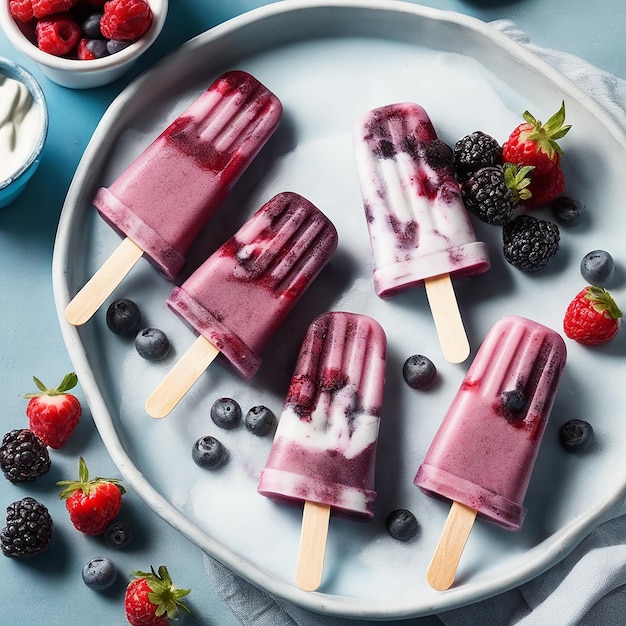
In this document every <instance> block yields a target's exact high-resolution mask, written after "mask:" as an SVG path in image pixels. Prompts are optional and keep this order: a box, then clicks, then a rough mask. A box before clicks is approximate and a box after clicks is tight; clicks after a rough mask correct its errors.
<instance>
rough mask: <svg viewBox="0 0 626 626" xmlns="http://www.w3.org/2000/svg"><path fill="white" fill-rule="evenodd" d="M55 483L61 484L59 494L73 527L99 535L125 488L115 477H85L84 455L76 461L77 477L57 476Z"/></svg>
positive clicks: (114, 513)
mask: <svg viewBox="0 0 626 626" xmlns="http://www.w3.org/2000/svg"><path fill="white" fill-rule="evenodd" d="M57 485H59V487H64V489H63V490H62V491H61V493H60V494H59V499H60V500H65V507H66V508H67V511H68V513H69V514H70V521H71V522H72V524H74V527H75V528H76V530H79V531H80V532H81V533H85V534H86V535H101V534H102V533H103V532H104V530H105V528H106V527H107V526H108V524H109V523H110V522H112V521H113V520H114V519H115V518H116V517H117V514H118V513H119V512H120V507H121V506H122V495H123V494H124V493H126V490H125V489H124V487H122V485H120V481H119V480H117V479H115V478H100V477H99V476H97V477H96V478H94V479H92V480H89V470H88V469H87V464H86V463H85V459H83V457H80V460H79V462H78V480H77V481H75V480H60V481H59V482H58V483H57Z"/></svg>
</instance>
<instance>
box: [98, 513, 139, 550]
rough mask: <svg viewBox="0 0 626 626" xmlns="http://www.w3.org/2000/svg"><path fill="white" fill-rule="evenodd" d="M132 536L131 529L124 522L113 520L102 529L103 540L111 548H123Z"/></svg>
mask: <svg viewBox="0 0 626 626" xmlns="http://www.w3.org/2000/svg"><path fill="white" fill-rule="evenodd" d="M132 538H133V530H132V528H131V527H130V526H129V525H128V524H127V523H126V522H121V521H117V520H114V521H112V522H111V523H110V524H109V525H108V526H107V527H106V528H105V529H104V541H105V542H106V544H107V545H108V546H110V547H111V548H118V549H119V548H125V547H126V546H127V545H128V544H129V543H130V542H131V540H132Z"/></svg>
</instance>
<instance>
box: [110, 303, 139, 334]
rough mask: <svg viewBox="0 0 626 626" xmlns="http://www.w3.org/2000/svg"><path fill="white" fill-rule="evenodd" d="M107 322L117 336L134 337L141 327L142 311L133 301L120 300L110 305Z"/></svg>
mask: <svg viewBox="0 0 626 626" xmlns="http://www.w3.org/2000/svg"><path fill="white" fill-rule="evenodd" d="M106 321H107V326H108V327H109V329H110V330H111V331H113V332H114V333H115V334H116V335H124V336H125V337H133V336H134V335H135V334H136V332H137V331H138V330H139V328H140V326H141V311H140V310H139V307H138V306H137V305H136V304H135V303H134V302H133V301H132V300H129V299H128V298H120V299H118V300H116V301H115V302H113V303H112V304H110V305H109V308H108V309H107V313H106Z"/></svg>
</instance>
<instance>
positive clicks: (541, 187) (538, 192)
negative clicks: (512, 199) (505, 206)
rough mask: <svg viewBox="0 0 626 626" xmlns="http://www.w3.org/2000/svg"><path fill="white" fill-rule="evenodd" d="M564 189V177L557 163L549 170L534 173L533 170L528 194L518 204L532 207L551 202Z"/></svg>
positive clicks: (527, 207)
mask: <svg viewBox="0 0 626 626" xmlns="http://www.w3.org/2000/svg"><path fill="white" fill-rule="evenodd" d="M557 156H558V155H557ZM557 163H558V161H557ZM564 190H565V179H564V178H563V171H562V170H561V168H560V167H559V166H558V165H557V166H556V167H554V168H552V169H551V170H550V171H549V172H543V173H541V172H539V173H536V174H535V172H534V171H533V172H531V174H530V184H529V185H528V190H527V191H528V194H529V195H528V196H527V197H526V198H523V199H522V200H520V204H521V205H522V206H524V207H525V208H526V209H534V208H535V207H538V206H541V205H542V204H548V203H549V202H552V200H554V199H556V198H558V197H559V196H560V195H561V194H562V193H563V191H564Z"/></svg>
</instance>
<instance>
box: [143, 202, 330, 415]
mask: <svg viewBox="0 0 626 626" xmlns="http://www.w3.org/2000/svg"><path fill="white" fill-rule="evenodd" d="M336 247H337V231H336V230H335V227H334V226H333V224H332V223H331V222H330V220H329V219H328V218H327V217H326V216H325V215H324V214H323V213H322V212H321V211H319V209H317V208H316V207H315V206H314V205H313V204H311V202H309V201H308V200H307V199H306V198H303V197H302V196H300V195H298V194H296V193H293V192H283V193H280V194H278V195H276V196H274V197H273V198H272V199H271V200H269V201H268V202H267V203H266V204H265V205H264V206H263V207H261V208H260V209H259V210H258V211H257V212H256V213H255V214H254V215H253V216H252V217H251V218H250V219H249V220H248V221H247V222H246V223H245V224H244V225H243V226H242V227H241V228H240V229H239V231H238V232H237V233H235V235H234V236H233V237H231V238H230V239H229V240H228V241H227V242H226V243H224V244H223V245H222V246H221V247H220V248H219V249H218V250H217V251H216V252H215V253H214V254H212V255H211V256H210V257H209V258H208V259H207V260H206V261H205V262H204V263H203V264H202V265H201V266H200V267H199V268H198V269H197V270H196V271H195V272H194V273H193V274H192V275H191V276H190V277H189V278H188V279H187V280H186V281H185V282H184V283H183V284H182V286H180V287H175V288H174V290H173V291H172V294H171V295H170V297H169V298H168V300H167V304H168V306H169V307H170V308H171V309H172V310H173V311H174V312H175V313H177V314H178V315H179V316H180V317H181V318H182V319H183V320H185V321H186V322H187V323H188V324H189V325H190V326H191V327H192V328H193V329H194V330H195V331H196V332H197V333H199V337H198V339H197V340H196V342H195V343H194V344H193V345H192V346H191V348H190V349H189V351H188V352H187V353H186V354H185V355H183V357H182V358H181V359H180V360H179V361H178V363H177V364H176V365H175V366H174V368H173V369H172V370H171V372H170V373H169V374H168V376H166V378H165V379H164V380H163V381H162V383H161V384H160V385H159V386H158V387H157V389H155V391H154V392H153V393H152V395H151V396H150V398H148V401H147V402H146V410H147V412H148V413H149V414H150V415H151V416H152V417H165V416H166V415H168V414H169V413H170V411H171V410H172V409H173V408H174V406H176V404H178V402H179V401H180V399H181V398H182V396H183V395H184V394H185V393H186V392H187V391H188V390H189V389H190V388H191V386H192V385H193V384H194V382H195V381H196V380H197V379H198V378H199V376H200V375H201V374H202V372H204V370H205V369H206V368H207V367H208V366H209V364H210V363H211V361H212V360H213V359H214V358H215V357H216V356H217V354H218V353H221V354H222V355H223V356H224V357H225V358H226V360H227V362H228V363H229V364H230V366H231V367H232V368H233V369H234V370H235V371H236V372H237V373H238V374H239V375H240V376H241V377H242V378H245V379H248V378H251V377H252V376H253V375H254V374H255V373H256V371H257V370H258V368H259V367H260V365H261V358H260V352H261V351H262V350H263V348H265V346H266V344H267V343H268V342H269V340H270V339H271V337H272V335H274V333H275V332H276V331H277V330H278V328H279V326H280V325H281V324H282V322H283V321H284V319H285V318H286V317H287V314H288V313H289V312H290V311H291V309H292V308H293V306H294V305H295V303H296V302H297V301H298V299H299V298H300V296H301V295H302V294H303V293H304V291H305V290H306V289H307V288H308V287H309V285H310V284H311V283H312V282H313V280H314V279H315V277H316V276H317V275H318V274H319V272H320V271H321V270H322V268H323V267H324V265H325V264H326V263H327V262H328V260H329V259H330V257H331V256H332V255H333V253H334V251H335V249H336Z"/></svg>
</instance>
